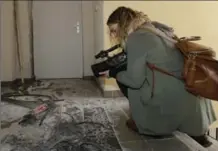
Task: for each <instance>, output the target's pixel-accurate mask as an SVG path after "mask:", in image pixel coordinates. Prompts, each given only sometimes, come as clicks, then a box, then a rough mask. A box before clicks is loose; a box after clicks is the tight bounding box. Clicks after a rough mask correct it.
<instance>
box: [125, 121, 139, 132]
mask: <svg viewBox="0 0 218 151" xmlns="http://www.w3.org/2000/svg"><path fill="white" fill-rule="evenodd" d="M126 126H127V127H128V128H129V129H131V130H133V131H135V132H138V128H137V126H136V124H135V122H134V121H133V119H132V118H130V119H128V120H127V121H126Z"/></svg>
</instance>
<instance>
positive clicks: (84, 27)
mask: <svg viewBox="0 0 218 151" xmlns="http://www.w3.org/2000/svg"><path fill="white" fill-rule="evenodd" d="M80 3H81V5H80V6H81V9H80V10H81V27H80V29H81V32H82V35H81V36H82V62H83V63H82V77H87V76H92V75H93V74H92V71H91V67H90V66H91V64H93V63H94V55H95V51H94V43H95V39H94V38H93V37H94V9H93V8H94V7H93V5H94V3H93V1H80ZM33 8H34V1H33ZM33 17H34V9H33ZM33 21H34V18H33ZM86 22H87V23H88V24H87V23H86ZM33 31H34V24H33ZM84 31H85V32H84ZM33 36H34V32H33ZM33 43H34V38H33ZM33 45H34V46H33V47H35V44H33ZM34 49H35V48H34ZM33 58H34V59H35V55H34V54H33ZM34 66H35V63H34ZM34 70H35V68H34Z"/></svg>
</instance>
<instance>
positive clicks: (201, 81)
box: [147, 35, 218, 101]
mask: <svg viewBox="0 0 218 151" xmlns="http://www.w3.org/2000/svg"><path fill="white" fill-rule="evenodd" d="M160 36H161V35H160ZM162 37H163V36H162ZM165 38H166V37H165ZM174 40H175V41H176V42H175V46H176V47H177V48H178V49H179V50H180V51H181V52H182V54H183V56H184V68H183V74H182V76H183V79H182V80H184V82H185V85H186V90H187V91H188V92H190V93H192V94H194V95H196V96H201V97H204V98H208V99H211V100H214V101H218V61H217V60H216V59H215V52H214V51H213V50H212V49H211V48H209V47H206V46H203V45H201V44H198V43H195V42H193V41H196V40H200V37H190V38H184V37H183V38H175V39H174ZM147 65H148V67H149V68H150V69H151V70H152V71H154V70H157V71H159V72H162V73H164V74H167V75H170V76H173V77H175V76H174V75H173V74H172V73H169V72H167V71H165V70H163V69H160V68H158V67H156V66H154V65H153V64H150V63H147ZM153 74H154V72H153ZM153 80H154V79H153ZM153 82H154V81H153ZM153 89H154V83H153Z"/></svg>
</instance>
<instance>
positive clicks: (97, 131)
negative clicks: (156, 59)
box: [0, 118, 121, 151]
mask: <svg viewBox="0 0 218 151" xmlns="http://www.w3.org/2000/svg"><path fill="white" fill-rule="evenodd" d="M47 126H48V125H47ZM47 133H48V132H47ZM1 144H2V147H3V148H4V147H5V146H10V148H11V149H10V150H7V151H112V150H118V151H119V148H120V147H119V145H118V142H117V139H116V137H115V136H114V133H113V130H112V128H111V127H108V125H107V126H105V125H104V124H101V123H95V122H92V121H85V122H79V123H78V122H75V121H74V120H71V121H70V122H69V121H66V120H65V119H62V118H59V120H58V121H57V122H56V124H55V126H53V127H50V132H49V137H48V138H47V139H46V137H44V138H43V139H42V140H39V141H37V142H36V141H33V140H31V139H30V138H27V137H26V138H25V137H24V136H22V135H7V136H5V137H4V138H3V139H2V140H1ZM7 148H9V147H7ZM0 150H1V151H4V150H2V148H0ZM5 151H6V150H5ZM120 151H121V149H120Z"/></svg>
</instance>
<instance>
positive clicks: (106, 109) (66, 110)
mask: <svg viewBox="0 0 218 151" xmlns="http://www.w3.org/2000/svg"><path fill="white" fill-rule="evenodd" d="M11 91H12V90H10V89H9V88H2V93H7V92H11ZM27 91H28V93H29V94H41V95H49V96H51V97H52V99H53V100H59V102H56V103H55V104H56V105H55V107H54V108H53V110H51V112H50V113H48V114H47V115H46V116H43V115H42V117H44V120H43V121H41V122H42V124H41V125H39V122H40V120H35V121H34V120H33V121H32V123H29V124H28V123H27V125H19V124H18V123H17V122H15V123H13V124H12V125H7V126H6V127H5V128H4V129H2V130H1V135H0V137H1V147H0V151H145V150H146V151H163V150H167V151H175V150H178V151H191V150H194V149H195V150H196V149H198V150H199V151H201V150H204V149H203V148H202V147H200V146H199V145H193V144H194V143H193V144H192V145H190V144H189V145H187V144H186V143H184V141H182V139H178V137H176V136H173V137H171V138H167V139H161V140H155V139H153V138H149V137H144V136H140V135H138V134H136V133H134V132H132V131H130V130H129V129H128V128H127V127H126V125H125V122H126V120H127V119H128V118H129V106H128V101H127V100H126V99H125V98H122V97H121V98H103V97H102V96H101V93H100V90H99V89H98V87H97V85H96V84H95V82H94V81H90V80H45V81H42V82H41V83H40V84H39V85H37V84H35V85H33V86H31V87H29V88H28V89H27ZM31 99H32V101H35V100H37V101H38V102H40V101H42V100H43V99H44V98H43V97H28V96H26V97H19V100H24V101H26V103H25V104H26V105H27V104H29V103H30V101H31ZM61 100H63V101H61ZM44 101H45V100H44ZM1 103H2V104H1V120H2V122H3V123H7V122H8V121H16V120H17V119H19V117H22V116H23V115H25V114H27V113H28V112H29V111H30V109H28V108H25V107H21V106H16V105H13V104H10V103H6V102H1ZM42 117H40V118H42ZM186 142H188V141H186ZM188 143H189V142H188ZM193 146H194V147H193ZM199 148H200V149H199Z"/></svg>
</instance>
